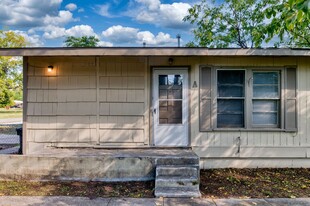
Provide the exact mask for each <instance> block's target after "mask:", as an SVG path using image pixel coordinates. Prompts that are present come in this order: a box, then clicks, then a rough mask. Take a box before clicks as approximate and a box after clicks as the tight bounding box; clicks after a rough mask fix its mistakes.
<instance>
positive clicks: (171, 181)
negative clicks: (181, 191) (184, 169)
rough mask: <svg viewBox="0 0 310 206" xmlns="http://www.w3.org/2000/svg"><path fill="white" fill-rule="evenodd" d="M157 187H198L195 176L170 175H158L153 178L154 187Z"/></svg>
mask: <svg viewBox="0 0 310 206" xmlns="http://www.w3.org/2000/svg"><path fill="white" fill-rule="evenodd" d="M159 187H183V188H184V187H189V188H197V189H199V181H198V179H197V178H194V177H192V178H184V177H183V178H181V177H171V176H159V177H156V180H155V189H156V188H159Z"/></svg>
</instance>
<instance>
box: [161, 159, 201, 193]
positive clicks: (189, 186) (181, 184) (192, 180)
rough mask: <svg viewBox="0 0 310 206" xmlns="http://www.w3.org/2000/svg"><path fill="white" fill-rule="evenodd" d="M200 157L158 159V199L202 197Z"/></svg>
mask: <svg viewBox="0 0 310 206" xmlns="http://www.w3.org/2000/svg"><path fill="white" fill-rule="evenodd" d="M199 179H200V178H199V157H198V156H197V155H194V156H193V157H190V158H183V157H178V158H177V157H176V158H165V159H157V161H156V178H155V196H156V197H200V196H201V194H200V191H199Z"/></svg>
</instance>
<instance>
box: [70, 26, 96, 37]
mask: <svg viewBox="0 0 310 206" xmlns="http://www.w3.org/2000/svg"><path fill="white" fill-rule="evenodd" d="M66 35H67V36H75V37H81V36H97V35H96V33H95V32H94V30H93V28H92V27H91V26H89V25H77V26H73V27H71V28H70V29H67V30H66Z"/></svg>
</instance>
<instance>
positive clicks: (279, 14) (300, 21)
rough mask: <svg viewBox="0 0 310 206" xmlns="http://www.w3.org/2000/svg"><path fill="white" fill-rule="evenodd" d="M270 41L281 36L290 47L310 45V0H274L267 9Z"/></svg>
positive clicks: (282, 41) (281, 40)
mask: <svg viewBox="0 0 310 206" xmlns="http://www.w3.org/2000/svg"><path fill="white" fill-rule="evenodd" d="M265 14H266V17H267V18H268V19H270V20H271V22H270V23H269V24H268V25H267V32H268V37H267V39H266V40H267V41H270V40H271V39H272V38H273V37H277V36H278V37H279V38H280V43H283V44H284V45H287V46H290V47H310V0H281V1H278V0H277V1H276V0H273V1H272V4H271V6H269V7H268V8H267V9H266V11H265Z"/></svg>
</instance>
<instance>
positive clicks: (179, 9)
mask: <svg viewBox="0 0 310 206" xmlns="http://www.w3.org/2000/svg"><path fill="white" fill-rule="evenodd" d="M135 1H136V2H137V3H139V4H140V7H139V8H138V9H137V8H135V11H131V12H130V15H131V16H133V17H134V18H135V19H136V20H137V21H139V22H141V23H148V24H155V25H157V26H163V27H167V28H174V29H182V28H189V27H190V24H189V23H188V22H184V21H183V18H184V17H185V16H186V15H187V13H188V9H189V8H190V7H191V5H190V4H188V3H183V2H178V3H172V4H162V3H161V2H160V1H159V0H135ZM137 10H138V11H137Z"/></svg>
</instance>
